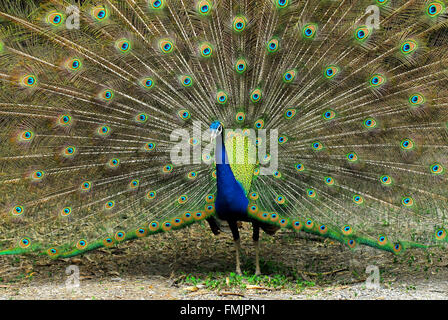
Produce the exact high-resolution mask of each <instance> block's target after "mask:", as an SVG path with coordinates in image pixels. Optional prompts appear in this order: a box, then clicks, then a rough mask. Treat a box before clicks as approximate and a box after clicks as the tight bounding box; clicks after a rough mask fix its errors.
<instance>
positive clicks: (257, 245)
mask: <svg viewBox="0 0 448 320" xmlns="http://www.w3.org/2000/svg"><path fill="white" fill-rule="evenodd" d="M259 238H260V226H259V225H258V224H257V223H253V234H252V239H253V240H254V246H255V275H256V276H258V275H260V274H261V271H260V242H259V241H258V240H259Z"/></svg>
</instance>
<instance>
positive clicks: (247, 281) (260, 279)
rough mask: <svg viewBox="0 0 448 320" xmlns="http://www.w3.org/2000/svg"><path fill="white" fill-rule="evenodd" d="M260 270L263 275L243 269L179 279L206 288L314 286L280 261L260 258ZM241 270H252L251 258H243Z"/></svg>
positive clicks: (292, 287) (297, 287)
mask: <svg viewBox="0 0 448 320" xmlns="http://www.w3.org/2000/svg"><path fill="white" fill-rule="evenodd" d="M260 266H261V270H262V272H263V273H264V275H259V276H257V275H255V274H253V273H251V272H249V271H244V272H243V274H242V275H237V274H236V273H234V272H231V273H230V274H229V273H227V272H208V273H198V274H191V273H190V274H185V273H182V275H183V277H182V280H181V281H180V283H181V284H184V285H189V286H198V285H200V286H203V287H204V288H205V289H208V290H222V289H238V290H241V291H245V290H247V288H248V287H250V286H256V287H261V288H267V289H291V290H296V291H301V290H303V289H305V288H307V287H314V286H315V285H316V284H315V282H313V281H306V280H304V279H302V278H301V277H300V276H299V275H298V274H297V272H296V270H294V269H292V268H290V267H287V266H285V265H283V264H282V263H281V262H272V261H264V260H263V259H260ZM242 269H243V270H254V269H255V266H254V265H253V261H252V259H243V263H242Z"/></svg>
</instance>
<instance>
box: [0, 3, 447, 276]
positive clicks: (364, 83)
mask: <svg viewBox="0 0 448 320" xmlns="http://www.w3.org/2000/svg"><path fill="white" fill-rule="evenodd" d="M447 16H448V15H447V12H446V7H445V3H444V2H443V1H442V0H428V1H423V0H376V1H375V0H369V1H367V0H341V1H332V0H321V1H318V0H241V1H233V0H98V1H96V0H94V1H83V2H81V3H71V2H70V1H68V0H52V1H48V2H42V1H34V2H33V1H19V0H15V1H14V0H4V1H1V3H0V24H1V25H0V80H1V81H0V88H1V91H0V139H1V145H0V195H1V196H0V204H1V213H0V214H1V216H0V219H1V225H0V254H26V253H37V254H46V255H48V256H50V257H54V258H56V257H71V256H74V255H77V254H81V253H84V252H87V251H90V250H93V249H96V248H100V247H110V246H114V245H116V244H117V243H120V242H123V241H125V240H130V239H136V238H140V237H146V236H149V235H151V234H154V233H158V232H165V231H170V230H174V229H179V228H182V227H184V226H187V225H189V224H191V223H193V222H197V221H201V220H203V219H207V220H208V222H209V223H210V226H211V227H212V230H213V231H214V232H215V233H217V232H218V230H219V225H220V222H219V220H227V222H228V223H229V226H230V228H231V230H232V233H233V236H234V240H235V244H236V248H237V271H238V272H240V266H239V259H238V248H239V235H238V228H237V226H236V223H237V221H251V222H252V223H253V225H254V236H253V239H254V241H255V242H256V244H257V245H256V248H257V251H256V252H257V255H256V259H257V263H256V272H257V273H259V272H260V270H259V264H258V241H257V240H258V236H259V228H260V227H261V228H263V229H264V230H265V231H266V232H267V233H270V234H272V233H273V232H275V230H277V229H278V228H282V227H283V228H291V229H294V230H296V231H299V230H301V231H304V232H309V233H313V234H316V235H321V236H322V237H329V238H332V239H335V240H337V241H340V242H341V243H343V244H346V245H347V246H348V247H350V248H355V247H356V246H357V245H360V244H363V245H368V246H372V247H376V248H378V249H382V250H387V251H390V252H395V253H399V252H401V251H403V250H404V249H405V248H410V247H420V248H427V247H429V246H432V245H438V244H443V243H446V242H447V241H448V237H447V236H446V235H447V229H446V227H447V213H448V212H447V207H448V205H447V204H448V202H447V200H448V186H447V178H446V172H445V169H444V168H446V166H447V165H448V158H447V156H448V152H447V150H448V147H447V142H448V128H447V123H448V109H447V108H448V78H447V76H448V69H447V67H448V37H447V34H448V33H447V23H448V20H447ZM228 129H234V130H228ZM238 129H239V130H238Z"/></svg>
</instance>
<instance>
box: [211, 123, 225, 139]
mask: <svg viewBox="0 0 448 320" xmlns="http://www.w3.org/2000/svg"><path fill="white" fill-rule="evenodd" d="M222 129H223V125H222V123H221V122H219V121H217V120H216V121H213V122H212V124H211V125H210V141H213V140H214V139H216V137H217V136H219V135H220V134H221V132H222Z"/></svg>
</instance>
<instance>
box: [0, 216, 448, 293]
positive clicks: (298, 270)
mask: <svg viewBox="0 0 448 320" xmlns="http://www.w3.org/2000/svg"><path fill="white" fill-rule="evenodd" d="M241 238H242V240H241V246H242V254H241V255H242V257H241V258H242V267H243V268H242V269H243V270H244V271H246V275H245V276H244V277H242V278H241V281H240V282H239V284H237V285H235V284H232V282H231V281H230V282H229V279H230V278H232V277H234V275H233V274H232V273H233V272H234V266H235V265H234V247H233V241H232V240H231V235H230V234H227V233H223V234H220V235H219V236H214V235H213V234H212V233H211V232H210V230H209V228H208V226H206V225H205V224H198V225H194V226H192V227H190V228H187V229H183V230H180V231H175V232H169V233H165V234H160V235H156V236H152V237H148V238H146V239H142V240H137V241H133V242H129V243H123V244H120V245H119V246H117V247H114V248H111V249H100V250H97V251H94V252H90V253H88V254H85V255H83V256H79V257H74V258H70V259H57V260H50V259H49V258H47V257H34V256H2V257H0V299H14V300H16V299H51V300H53V299H137V300H138V299H287V300H289V299H412V300H415V299H448V253H447V251H446V250H444V249H442V248H433V249H431V250H426V251H425V250H414V249H412V250H408V251H406V252H404V253H403V254H400V255H393V254H391V253H388V252H381V251H378V250H375V249H372V248H368V247H359V248H357V249H356V250H350V249H348V248H347V247H346V246H343V245H341V244H339V243H334V242H332V241H329V240H328V239H327V240H323V239H321V238H318V237H314V236H310V235H307V234H303V233H299V234H297V233H294V232H292V231H289V230H284V231H283V230H282V231H280V232H278V233H277V234H276V235H275V236H274V237H270V236H268V235H266V234H263V235H262V239H261V257H262V262H261V271H262V273H263V277H264V278H265V279H271V280H272V279H274V280H275V279H281V281H280V282H277V285H266V281H268V280H266V281H265V282H262V283H261V284H253V283H251V282H250V279H251V276H252V275H253V273H254V262H253V260H254V256H255V252H254V248H253V245H252V241H251V230H250V225H248V224H244V225H243V226H242V230H241ZM69 266H74V267H71V268H74V269H78V270H79V287H76V286H75V287H74V286H73V282H72V281H71V279H73V275H67V274H66V269H67V267H69ZM369 266H370V267H369ZM368 267H369V268H371V269H373V270H374V269H375V268H376V267H377V268H378V271H379V274H380V281H379V283H378V286H377V287H374V288H372V287H371V285H369V283H370V282H369V283H368V282H366V280H367V279H368V278H369V277H371V274H370V273H366V269H367V268H368ZM210 275H212V278H213V279H215V283H219V285H218V286H216V287H213V286H210V285H208V284H207V282H206V281H205V280H204V279H206V278H207V276H210ZM252 278H253V277H252ZM191 279H193V280H194V281H192V280H191ZM271 280H269V281H271ZM67 281H68V284H69V285H67ZM269 283H271V282H269ZM272 283H276V282H275V281H272ZM279 283H280V284H279Z"/></svg>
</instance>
